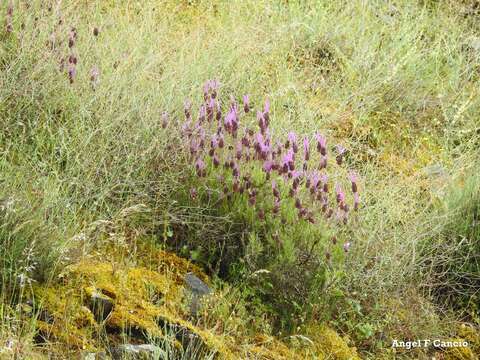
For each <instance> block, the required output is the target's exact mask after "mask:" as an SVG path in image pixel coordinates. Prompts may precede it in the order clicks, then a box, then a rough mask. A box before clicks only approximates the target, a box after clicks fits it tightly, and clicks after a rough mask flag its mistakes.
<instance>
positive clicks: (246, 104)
mask: <svg viewBox="0 0 480 360" xmlns="http://www.w3.org/2000/svg"><path fill="white" fill-rule="evenodd" d="M243 111H245V114H246V113H248V112H250V104H249V96H248V95H243Z"/></svg>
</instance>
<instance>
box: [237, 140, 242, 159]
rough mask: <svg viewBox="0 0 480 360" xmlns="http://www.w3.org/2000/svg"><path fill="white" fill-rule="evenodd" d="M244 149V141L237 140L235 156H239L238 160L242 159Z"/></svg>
mask: <svg viewBox="0 0 480 360" xmlns="http://www.w3.org/2000/svg"><path fill="white" fill-rule="evenodd" d="M242 150H243V146H242V143H241V142H240V141H239V142H237V145H236V147H235V157H236V158H237V160H240V159H241V158H242Z"/></svg>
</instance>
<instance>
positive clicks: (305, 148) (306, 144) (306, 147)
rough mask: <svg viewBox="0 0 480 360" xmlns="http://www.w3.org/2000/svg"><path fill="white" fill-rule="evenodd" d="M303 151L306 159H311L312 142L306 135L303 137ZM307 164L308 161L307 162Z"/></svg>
mask: <svg viewBox="0 0 480 360" xmlns="http://www.w3.org/2000/svg"><path fill="white" fill-rule="evenodd" d="M303 153H304V159H305V161H308V160H310V144H309V142H308V138H307V137H305V138H304V139H303ZM305 165H306V163H305Z"/></svg>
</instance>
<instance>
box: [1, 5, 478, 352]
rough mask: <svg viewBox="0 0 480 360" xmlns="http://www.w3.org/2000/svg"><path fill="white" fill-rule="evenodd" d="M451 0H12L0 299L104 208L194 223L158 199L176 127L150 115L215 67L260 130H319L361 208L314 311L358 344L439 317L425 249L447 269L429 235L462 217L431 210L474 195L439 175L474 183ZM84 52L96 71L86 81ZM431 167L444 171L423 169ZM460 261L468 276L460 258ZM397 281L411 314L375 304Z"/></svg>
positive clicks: (459, 40) (174, 104)
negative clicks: (267, 119) (254, 111)
mask: <svg viewBox="0 0 480 360" xmlns="http://www.w3.org/2000/svg"><path fill="white" fill-rule="evenodd" d="M48 4H52V6H53V7H52V11H49V10H48V6H47V5H48ZM471 6H472V5H471V4H469V3H468V2H464V3H461V2H454V1H451V2H450V1H442V2H428V4H423V3H422V2H420V1H401V2H398V3H397V4H395V5H393V4H389V3H386V2H383V1H369V2H365V1H338V2H325V1H313V0H312V1H280V0H278V1H273V0H272V1H270V0H261V1H250V0H245V1H226V0H225V1H165V2H158V1H153V0H152V1H150V0H148V1H145V2H133V1H128V2H121V3H120V2H119V3H116V2H112V1H89V2H78V3H77V2H68V4H63V5H62V7H61V9H60V8H58V6H57V5H56V2H54V1H45V2H43V1H42V2H41V1H35V2H34V4H33V5H32V7H31V8H30V9H26V7H25V2H23V1H14V16H13V20H14V22H13V24H14V29H15V30H14V32H13V33H12V34H7V33H6V32H5V30H4V28H2V30H1V31H0V37H1V46H0V126H1V127H2V131H1V133H0V184H1V189H0V197H1V199H2V208H1V219H2V220H1V227H0V269H1V272H2V276H1V278H0V279H1V283H2V285H1V286H2V295H1V296H0V298H1V299H2V301H3V303H4V304H8V305H11V304H13V303H14V302H15V301H14V298H15V296H18V295H15V294H18V292H17V290H18V289H17V285H16V284H17V280H15V279H16V278H17V276H18V275H19V274H24V275H25V276H26V277H27V278H31V279H35V280H37V281H45V280H48V279H49V278H50V277H51V276H53V275H54V274H55V273H56V272H57V270H59V269H60V268H61V266H62V265H63V264H65V263H69V262H74V261H75V258H76V256H78V255H76V254H77V252H76V251H74V250H72V249H77V250H78V247H79V246H78V242H77V240H78V237H79V236H80V237H81V236H82V234H87V239H86V242H85V244H84V245H82V246H83V247H82V249H81V251H80V253H82V252H88V250H89V249H90V248H91V247H92V246H93V245H94V243H95V241H97V238H96V236H95V235H94V233H95V232H91V231H89V229H90V228H91V227H92V224H93V223H95V222H96V221H99V220H107V221H109V220H112V219H115V218H118V216H119V214H120V213H121V211H122V210H123V209H126V208H129V207H131V206H135V205H139V204H145V205H146V206H148V207H149V208H151V209H152V210H153V214H156V216H158V217H156V216H152V218H148V217H147V219H143V220H142V221H141V222H140V223H139V224H133V225H132V226H135V227H136V229H137V230H138V231H140V232H145V233H147V232H155V231H156V230H157V228H158V226H159V225H158V224H159V223H162V222H163V220H164V217H165V216H166V217H167V218H168V221H169V222H171V223H172V224H177V225H178V224H180V225H179V226H180V228H181V224H182V223H185V222H189V221H192V222H193V221H196V218H195V214H196V212H195V211H193V212H192V213H189V212H187V213H186V212H185V209H183V208H179V207H178V206H177V205H176V202H175V201H176V199H175V198H173V195H172V194H175V191H174V190H175V189H176V188H178V187H181V186H182V183H180V182H179V179H181V178H182V177H184V176H185V175H186V174H187V171H188V170H187V169H185V167H184V165H185V163H184V159H183V157H182V156H181V154H177V153H176V152H175V151H171V150H169V148H168V146H172V147H173V149H175V147H176V146H177V142H178V141H179V140H178V139H177V138H176V136H177V135H176V133H175V132H172V131H165V130H163V129H161V126H160V121H161V113H162V112H163V111H169V112H172V113H173V114H174V115H175V116H177V117H178V118H180V117H181V113H182V109H183V101H184V100H185V98H191V99H192V100H194V101H195V102H197V103H198V102H199V101H200V94H201V91H200V90H201V86H202V84H203V83H204V81H205V80H207V79H211V78H217V79H219V80H220V81H221V84H222V87H221V91H222V93H223V94H225V95H226V96H228V94H230V93H233V94H236V95H238V96H239V95H241V94H244V93H249V94H251V98H252V99H255V101H257V102H260V101H262V100H263V99H265V98H267V97H268V98H269V99H270V100H271V101H272V119H273V123H272V127H273V128H274V130H275V131H276V132H279V133H281V132H284V131H287V130H289V129H295V130H296V131H299V132H313V131H315V130H322V131H324V132H325V133H326V134H327V135H328V136H329V138H331V139H332V141H333V139H335V141H338V142H341V143H343V144H345V145H346V146H347V147H348V149H349V150H350V151H349V154H348V157H347V162H348V163H349V165H351V166H352V167H353V168H355V169H356V170H358V172H359V173H360V174H361V178H362V181H361V183H362V184H361V185H362V186H361V191H362V201H363V207H364V209H363V211H362V216H361V218H360V219H359V220H358V223H357V224H355V225H354V226H351V227H349V228H347V229H345V230H343V233H342V236H344V237H349V238H351V241H352V244H353V246H352V252H351V253H350V255H349V257H348V259H347V260H346V263H345V269H344V271H345V274H346V276H345V280H344V281H342V283H341V285H339V288H338V289H336V291H337V292H338V294H341V295H338V298H339V300H338V301H339V304H342V305H341V306H339V310H338V312H339V313H338V314H336V313H333V314H332V315H331V318H329V319H328V320H334V321H335V322H336V324H337V325H338V328H340V329H344V330H345V331H348V332H349V335H350V336H351V337H352V338H354V339H355V340H356V341H357V343H358V345H357V346H359V347H360V349H361V350H362V351H364V354H365V356H372V358H375V356H376V355H375V354H379V353H382V352H383V351H384V350H385V349H386V348H388V347H389V343H388V339H387V340H384V337H385V336H387V337H395V336H402V334H404V333H403V332H406V333H409V334H413V335H425V334H426V335H431V334H445V333H449V332H451V331H452V329H453V325H452V323H453V321H455V320H457V319H458V318H459V316H460V314H462V316H463V315H464V312H465V311H464V310H466V309H465V308H464V307H465V306H467V305H465V304H464V303H460V306H461V307H463V308H460V309H458V308H455V307H454V309H455V310H452V311H451V312H450V314H449V315H448V316H447V317H446V318H445V319H446V320H444V321H441V320H440V319H441V318H442V317H443V315H442V314H443V313H444V312H445V311H447V310H445V304H444V303H443V302H442V301H436V299H437V298H436V297H435V296H434V294H435V291H436V290H435V289H436V287H434V288H433V289H432V286H433V285H434V284H436V281H437V280H438V276H439V274H438V271H439V270H438V268H437V267H436V266H434V264H436V263H437V262H438V261H439V262H440V263H441V264H444V265H445V266H446V268H442V269H447V272H448V273H450V272H452V271H454V270H452V269H456V268H457V267H461V266H462V265H461V264H457V263H451V262H450V261H453V260H449V261H448V263H446V262H445V261H446V260H445V256H444V254H445V253H442V251H438V250H435V249H438V248H441V247H448V251H451V252H453V253H455V251H456V249H457V247H456V246H460V245H459V243H458V242H455V243H454V244H451V243H450V242H449V241H448V239H450V238H451V237H455V238H458V239H461V238H469V239H470V240H471V246H470V247H468V249H465V251H467V250H468V254H470V255H468V256H469V257H470V258H471V259H478V246H477V247H475V245H474V241H475V239H478V234H477V233H478V231H477V230H473V231H477V232H476V233H474V232H469V231H470V230H468V226H469V225H468V224H467V222H461V221H460V220H459V221H458V222H457V221H456V220H451V219H456V218H452V217H451V211H453V212H454V211H457V210H455V209H458V208H459V207H462V208H464V209H465V211H466V213H465V214H467V215H465V216H461V218H465V219H468V218H469V216H472V217H475V216H477V215H475V214H476V213H475V211H477V210H478V206H477V207H476V208H475V205H474V202H476V203H478V196H477V197H470V196H465V197H462V196H457V195H456V193H457V191H460V190H459V189H463V187H462V185H461V182H460V183H459V182H456V180H457V179H460V178H461V177H462V176H467V175H465V174H471V175H469V176H470V178H472V179H473V180H471V181H470V180H468V181H466V182H467V183H475V181H477V183H478V175H477V173H478V171H477V172H475V169H478V157H477V155H476V153H477V149H478V145H479V142H478V131H479V129H480V128H479V125H478V124H479V123H478V113H479V111H480V100H479V99H480V98H479V97H478V90H477V89H478V88H479V85H480V84H479V76H478V69H479V65H480V52H479V49H478V48H477V49H475V46H473V44H474V42H475V39H476V40H477V41H478V38H479V36H480V29H478V25H475V24H477V23H478V15H469V16H464V13H465V12H466V11H467V10H468V9H469V8H470V7H471ZM0 11H1V13H2V14H3V13H5V11H6V6H3V5H2V8H1V9H0ZM36 17H38V20H36V21H35V18H36ZM60 18H62V19H63V24H62V25H56V24H58V20H59V19H60ZM22 23H24V24H25V30H23V31H22V30H21V24H22ZM70 26H75V27H76V28H77V29H78V34H79V37H78V41H77V43H76V45H75V47H74V50H73V51H74V53H75V54H76V55H77V56H78V74H77V78H76V79H75V82H74V83H73V84H72V85H70V84H69V82H68V77H67V75H66V74H65V73H64V72H63V73H62V72H60V71H59V70H58V69H59V60H60V58H63V57H66V56H68V54H69V50H68V47H67V45H66V39H67V32H68V28H69V27H70ZM95 26H96V27H99V29H100V35H99V36H98V37H94V36H93V34H92V31H93V27H95ZM54 29H55V30H54ZM52 31H54V33H55V39H56V41H59V40H62V41H63V43H62V44H58V43H57V45H56V47H55V49H54V50H51V49H49V48H48V47H47V46H46V43H47V41H48V40H49V39H50V37H51V34H52ZM94 66H97V67H98V68H99V69H100V80H99V84H98V86H96V88H95V90H93V89H92V86H91V84H90V81H89V78H90V71H91V68H92V67H94ZM257 105H258V104H257ZM170 149H171V148H170ZM432 164H440V166H441V167H442V168H444V169H445V173H446V174H447V175H445V176H428V175H425V171H424V170H422V169H424V168H425V167H426V166H429V165H432ZM459 184H460V185H459ZM472 186H474V185H472ZM450 199H452V200H450ZM464 202H466V203H467V205H465V206H464V205H462V204H463V203H464ZM445 204H446V205H445ZM452 204H453V205H452ZM474 209H477V210H474ZM192 214H193V215H192ZM462 214H463V213H462ZM469 214H473V215H469ZM203 221H206V220H205V219H203ZM213 221H215V220H213ZM214 224H215V223H211V224H205V228H206V230H208V229H211V228H212V226H213V225H214ZM476 226H477V225H476ZM177 228H178V226H177ZM92 233H93V235H92ZM213 234H214V235H215V233H213ZM475 234H477V235H475ZM425 243H426V244H427V245H428V246H427V248H428V249H432V250H431V251H430V250H428V251H426V252H425V246H424V245H425ZM462 246H463V245H462ZM462 249H463V248H462ZM462 251H463V250H462ZM446 253H449V252H446ZM28 254H31V255H28ZM461 254H464V253H463V252H462V253H461ZM462 259H463V256H462V257H459V259H458V260H459V262H461V260H462ZM473 261H475V260H473ZM432 264H433V265H432ZM449 264H450V265H449ZM472 264H473V266H475V265H474V264H475V263H472ZM476 264H477V265H478V262H477V263H476ZM471 269H472V268H470V270H469V271H471ZM473 270H474V272H477V273H476V275H474V276H477V278H478V266H477V267H476V268H475V267H473ZM442 271H443V270H442ZM455 274H456V272H455ZM447 278H448V279H449V281H453V282H454V283H455V284H456V283H458V281H457V280H458V279H457V278H456V277H455V276H454V275H452V276H450V275H448V274H447V277H446V278H443V277H442V281H446V280H445V279H447ZM473 279H475V278H473ZM473 284H474V285H473V287H474V289H473V293H475V291H476V294H478V286H477V288H476V289H475V283H473ZM450 289H451V288H450ZM7 290H8V291H7ZM407 290H408V292H406V291H407ZM447 291H450V290H447ZM462 291H463V290H462ZM469 291H472V289H470V290H469ZM405 293H407V294H410V295H409V297H408V298H407V299H406V300H404V305H405V306H407V307H410V308H411V309H412V311H416V310H418V311H419V315H418V316H419V317H420V320H419V319H417V318H416V317H415V316H413V317H409V318H406V319H399V317H397V316H396V315H395V314H393V313H389V314H390V315H389V316H388V317H385V316H384V314H385V312H386V311H387V312H389V311H393V310H392V308H395V305H394V304H389V303H388V301H387V300H388V299H389V298H392V294H393V295H394V296H393V297H394V298H397V297H398V298H400V297H402V296H403V294H405ZM471 293H472V292H471ZM448 294H450V292H449V293H448ZM477 296H478V295H477ZM447 297H448V296H447ZM318 307H319V309H320V310H324V309H326V308H327V307H328V300H326V299H323V300H322V299H319V304H318ZM3 309H6V308H3ZM415 309H416V310H415ZM477 310H478V309H477ZM5 312H6V310H5V311H2V313H3V319H5V318H6V315H5ZM457 315H458V316H457ZM314 320H315V319H314ZM470 320H472V318H471V317H470ZM2 321H3V322H2V326H1V327H3V326H7V324H8V321H6V320H2ZM405 329H408V331H406V330H405ZM7 332H8V331H7ZM0 333H1V332H0ZM385 334H386V335H385ZM0 338H1V337H0ZM369 354H370V355H369Z"/></svg>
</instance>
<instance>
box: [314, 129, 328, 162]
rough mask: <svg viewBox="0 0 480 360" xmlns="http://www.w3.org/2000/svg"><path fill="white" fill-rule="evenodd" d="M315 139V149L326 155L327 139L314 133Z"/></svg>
mask: <svg viewBox="0 0 480 360" xmlns="http://www.w3.org/2000/svg"><path fill="white" fill-rule="evenodd" d="M315 137H316V139H317V150H318V152H319V153H320V154H322V155H323V156H325V155H327V139H326V138H325V136H323V135H322V134H319V133H317V134H315Z"/></svg>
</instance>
